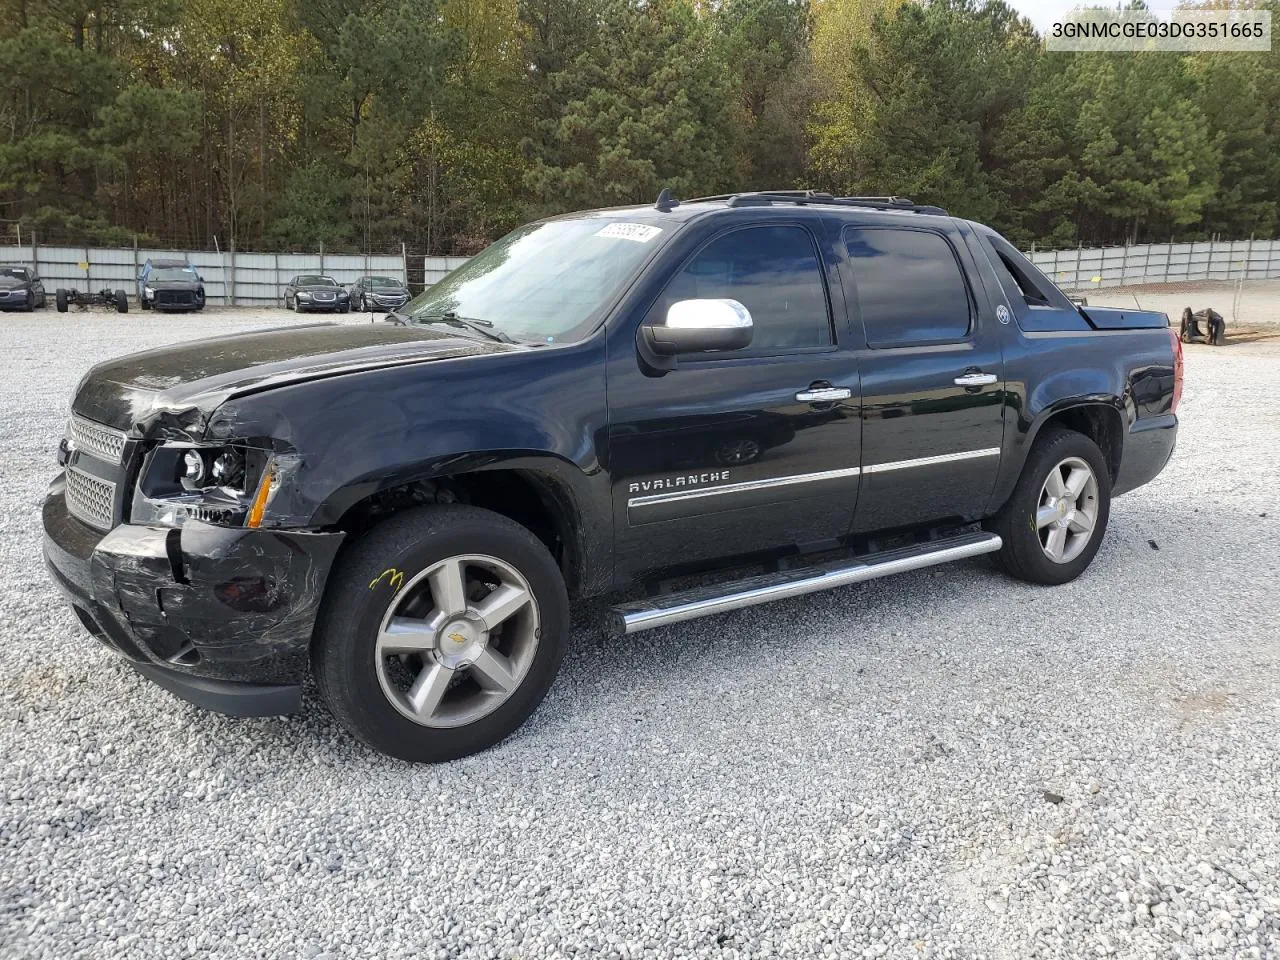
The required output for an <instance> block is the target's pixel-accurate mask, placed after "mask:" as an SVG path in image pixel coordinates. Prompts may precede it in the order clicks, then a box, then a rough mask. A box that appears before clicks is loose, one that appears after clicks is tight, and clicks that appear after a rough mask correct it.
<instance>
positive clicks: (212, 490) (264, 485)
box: [130, 442, 277, 527]
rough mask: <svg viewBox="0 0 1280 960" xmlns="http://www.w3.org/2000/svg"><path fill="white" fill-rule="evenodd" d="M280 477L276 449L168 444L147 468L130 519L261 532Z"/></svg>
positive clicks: (151, 457) (150, 459)
mask: <svg viewBox="0 0 1280 960" xmlns="http://www.w3.org/2000/svg"><path fill="white" fill-rule="evenodd" d="M276 478H277V474H276V462H275V457H274V455H273V454H272V452H271V451H270V450H264V449H261V448H259V447H254V446H250V445H248V444H238V443H224V444H197V443H177V442H173V443H164V444H161V445H160V446H158V447H156V448H155V449H154V450H152V451H151V452H150V453H149V454H148V455H147V458H146V461H145V462H144V463H143V466H142V472H141V474H140V476H139V480H138V486H137V489H136V490H135V491H134V494H133V510H132V514H131V517H130V520H131V522H133V523H136V524H155V525H158V526H168V527H177V526H181V525H182V524H183V523H185V522H186V521H187V520H201V521H203V522H205V523H215V524H219V525H221V526H228V527H259V526H261V525H262V518H263V515H264V513H265V512H266V508H267V504H268V503H269V502H270V500H271V497H272V495H273V494H274V493H275V489H276Z"/></svg>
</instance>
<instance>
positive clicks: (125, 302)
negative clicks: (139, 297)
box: [115, 290, 129, 313]
mask: <svg viewBox="0 0 1280 960" xmlns="http://www.w3.org/2000/svg"><path fill="white" fill-rule="evenodd" d="M115 304H116V313H128V312H129V295H128V294H127V293H125V292H124V291H123V290H117V291H116V295H115Z"/></svg>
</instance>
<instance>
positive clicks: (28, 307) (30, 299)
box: [22, 290, 36, 313]
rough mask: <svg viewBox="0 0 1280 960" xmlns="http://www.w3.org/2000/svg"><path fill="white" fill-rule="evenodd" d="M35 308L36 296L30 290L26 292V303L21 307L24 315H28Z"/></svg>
mask: <svg viewBox="0 0 1280 960" xmlns="http://www.w3.org/2000/svg"><path fill="white" fill-rule="evenodd" d="M35 308H36V295H35V292H34V291H32V290H28V291H27V302H26V303H24V304H23V305H22V310H23V312H24V313H30V312H31V311H32V310H34V309H35Z"/></svg>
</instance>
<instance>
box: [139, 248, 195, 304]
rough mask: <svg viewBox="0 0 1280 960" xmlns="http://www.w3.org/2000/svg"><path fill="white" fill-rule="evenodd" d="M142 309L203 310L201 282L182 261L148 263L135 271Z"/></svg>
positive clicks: (152, 261) (193, 269)
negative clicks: (136, 272)
mask: <svg viewBox="0 0 1280 960" xmlns="http://www.w3.org/2000/svg"><path fill="white" fill-rule="evenodd" d="M138 303H139V304H140V305H141V306H142V309H143V310H203V309H204V280H203V278H202V277H201V276H200V274H198V273H197V272H196V268H195V267H193V266H192V265H191V264H190V263H189V262H188V261H186V260H150V259H148V260H147V262H146V263H145V264H143V265H142V269H141V270H140V271H139V272H138Z"/></svg>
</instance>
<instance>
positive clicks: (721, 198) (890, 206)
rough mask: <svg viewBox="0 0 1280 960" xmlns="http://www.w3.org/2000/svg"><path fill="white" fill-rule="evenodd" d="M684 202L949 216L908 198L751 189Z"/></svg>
mask: <svg viewBox="0 0 1280 960" xmlns="http://www.w3.org/2000/svg"><path fill="white" fill-rule="evenodd" d="M683 202H684V203H715V202H724V203H727V204H728V205H729V206H731V207H754V206H766V205H769V204H773V203H794V204H799V205H801V206H803V205H804V204H807V203H820V204H828V205H832V206H839V207H866V208H868V209H872V210H902V211H906V212H909V213H923V214H932V215H934V216H946V214H947V211H946V210H944V209H942V207H937V206H934V205H932V204H927V203H915V202H913V201H911V200H909V199H908V198H906V197H837V196H833V195H832V194H830V193H824V192H822V191H820V190H752V191H745V192H743V193H718V194H715V195H714V196H710V197H694V198H693V199H691V200H685V201H683Z"/></svg>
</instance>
